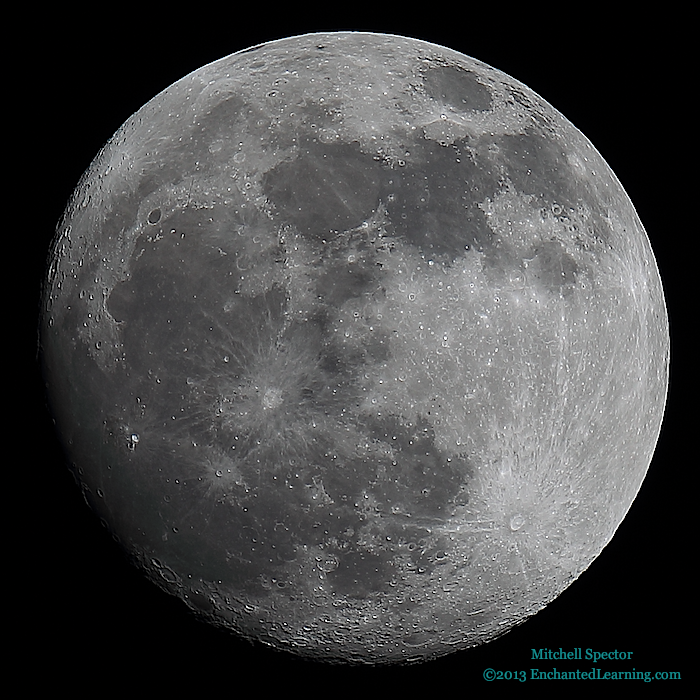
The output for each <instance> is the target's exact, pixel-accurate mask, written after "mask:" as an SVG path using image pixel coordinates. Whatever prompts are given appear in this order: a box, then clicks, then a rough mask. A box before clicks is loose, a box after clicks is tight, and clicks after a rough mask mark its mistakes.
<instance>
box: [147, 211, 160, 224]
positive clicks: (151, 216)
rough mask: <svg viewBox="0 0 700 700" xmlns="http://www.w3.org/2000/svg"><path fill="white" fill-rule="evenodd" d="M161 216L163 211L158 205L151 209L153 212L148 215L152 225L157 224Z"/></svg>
mask: <svg viewBox="0 0 700 700" xmlns="http://www.w3.org/2000/svg"><path fill="white" fill-rule="evenodd" d="M160 217H161V211H160V209H158V208H157V207H156V208H155V209H153V210H152V211H151V213H150V214H149V215H148V223H149V224H151V226H155V225H156V224H157V223H158V222H159V221H160Z"/></svg>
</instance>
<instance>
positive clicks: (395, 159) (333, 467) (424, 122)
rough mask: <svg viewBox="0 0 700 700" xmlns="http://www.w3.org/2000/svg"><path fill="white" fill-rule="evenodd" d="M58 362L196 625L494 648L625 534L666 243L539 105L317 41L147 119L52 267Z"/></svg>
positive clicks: (123, 510) (84, 468)
mask: <svg viewBox="0 0 700 700" xmlns="http://www.w3.org/2000/svg"><path fill="white" fill-rule="evenodd" d="M41 343H42V358H43V362H44V367H45V378H46V384H47V388H48V395H49V399H50V402H51V406H52V409H53V414H54V417H55V420H56V423H57V426H58V430H59V433H60V435H61V436H62V439H63V442H64V445H65V449H66V452H67V454H68V455H69V457H70V460H71V462H72V464H73V465H74V470H75V473H76V476H77V477H78V479H79V481H80V483H81V485H82V488H83V492H84V494H85V496H86V498H87V500H88V502H89V503H90V505H91V507H92V508H93V510H94V511H95V512H96V514H97V515H98V516H99V517H100V518H101V519H102V520H103V521H104V523H105V524H107V526H108V527H109V528H110V530H111V531H112V532H113V533H114V535H115V537H117V538H118V539H119V541H120V543H121V545H122V546H123V547H124V549H125V550H126V551H127V552H128V553H129V554H130V555H131V557H132V558H133V559H134V560H135V562H136V563H137V564H138V565H139V566H140V567H141V568H142V570H143V571H144V573H145V574H146V575H147V576H148V577H149V578H150V579H151V580H153V581H154V582H155V583H156V584H158V585H159V586H160V587H162V588H164V589H165V590H167V591H169V592H170V593H172V594H173V595H175V596H178V597H179V598H181V599H182V600H183V601H185V602H186V603H187V605H188V606H190V608H192V609H193V610H194V611H195V612H196V613H197V614H198V615H200V616H201V617H204V618H205V619H207V620H209V621H210V622H212V623H213V624H216V625H219V626H222V627H225V628H228V629H230V630H232V631H233V632H235V633H237V634H238V635H241V636H243V637H247V638H250V639H256V640H260V641H262V642H264V643H267V644H270V645H272V646H274V647H276V648H280V649H286V650H289V651H292V652H295V653H298V654H301V655H304V656H307V657H312V658H319V659H327V660H339V661H344V662H348V663H360V662H368V663H390V662H394V661H416V660H422V659H428V658H432V657H436V656H440V655H443V654H446V653H449V652H452V651H454V650H457V649H462V648H466V647H470V646H475V645H478V644H481V643H484V642H488V641H490V640H491V639H493V638H495V637H496V636H498V635H500V634H502V633H503V632H505V631H507V630H508V629H510V628H512V627H513V626H514V625H516V624H519V623H520V622H522V621H523V620H525V619H526V618H527V617H528V616H530V615H532V614H534V613H536V612H537V611H538V610H541V609H542V608H543V607H544V606H545V605H546V604H547V603H548V602H550V601H551V600H553V599H554V598H556V597H557V596H558V595H559V594H560V593H561V592H562V591H563V590H564V589H565V588H566V587H567V586H569V585H570V584H571V583H572V582H573V581H574V580H575V579H576V578H577V577H578V576H579V575H580V574H581V572H583V571H584V570H585V569H586V568H587V567H588V566H589V565H590V563H591V562H592V561H593V560H594V559H595V558H596V557H597V556H598V554H600V552H601V550H602V549H603V547H605V545H606V544H607V543H608V541H609V540H610V539H611V537H612V536H613V534H614V532H615V530H616V528H617V527H618V525H619V524H620V522H621V521H622V519H623V518H624V516H625V514H626V512H627V510H628V509H629V507H630V505H631V503H632V501H633V499H634V497H635V495H636V493H637V491H638V489H639V487H640V485H641V482H642V480H643V478H644V475H645V473H646V470H647V468H648V465H649V462H650V459H651V456H652V453H653V450H654V447H655V444H656V440H657V437H658V434H659V430H660V425H661V419H662V414H663V409H664V402H665V396H666V390H667V384H668V346H669V340H668V322H667V317H666V310H665V305H664V297H663V291H662V287H661V282H660V278H659V274H658V271H657V268H656V264H655V260H654V255H653V252H652V250H651V248H650V245H649V241H648V239H647V236H646V233H645V231H644V228H643V226H642V224H641V222H640V221H639V218H638V216H637V214H636V212H635V210H634V208H633V206H632V203H631V202H630V200H629V198H628V197H627V195H626V193H625V192H624V190H623V188H622V186H621V185H620V183H619V182H618V180H617V178H616V177H615V175H614V174H613V173H612V171H611V170H610V168H609V166H608V165H607V164H606V163H605V162H604V160H603V159H602V157H601V156H600V155H599V154H598V152H597V151H596V150H595V148H594V147H593V146H592V145H591V144H590V142H589V141H588V140H587V139H586V138H585V137H584V136H583V135H582V134H581V133H580V132H579V131H578V130H577V129H576V128H575V127H573V126H572V125H571V124H570V123H569V122H568V121H567V120H566V119H565V118H564V117H563V116H562V115H561V114H559V113H558V112H557V111H556V110H555V109H553V108H552V107H551V106H550V105H548V104H547V103H546V102H545V101H544V100H542V98H540V97H538V96H537V95H536V94H535V93H533V92H532V91H531V90H529V89H528V88H527V87H526V86H524V85H522V84H521V83H519V82H517V81H516V80H514V79H513V78H511V77H509V76H507V75H505V74H504V73H502V72H500V71H498V70H496V69H494V68H492V67H490V66H487V65H485V64H483V63H481V62H479V61H477V60H475V59H472V58H469V57H467V56H464V55H462V54H460V53H457V52H455V51H452V50H450V49H447V48H444V47H441V46H437V45H434V44H429V43H426V42H422V41H417V40H414V39H408V38H404V37H398V36H390V35H383V34H369V33H353V32H340V33H328V34H311V35H305V36H299V37H292V38H289V39H284V40H280V41H275V42H271V43H268V44H264V45H261V46H258V47H254V48H252V49H249V50H247V51H242V52H239V53H237V54H233V55H231V56H228V57H227V58H224V59H221V60H220V61H216V62H214V63H212V64H209V65H207V66H205V67H203V68H201V69H199V70H197V71H195V72H194V73H192V74H190V75H188V76H187V77H185V78H183V79H182V80H180V81H178V82H176V83H174V84H173V85H172V86H170V87H169V88H168V89H167V90H165V91H163V92H162V93H160V94H159V95H157V96H156V97H155V98H154V99H153V100H151V101H150V102H149V103H148V104H146V105H145V106H144V107H143V108H142V109H141V110H139V111H138V112H137V113H136V114H135V115H134V116H133V117H132V118H130V119H129V120H128V121H127V122H126V123H125V124H124V125H123V126H122V127H121V128H120V129H119V131H118V132H117V133H116V134H115V135H114V137H113V138H112V140H111V141H110V142H109V143H108V144H107V145H106V146H105V147H104V148H103V149H102V151H101V152H100V153H99V154H98V156H97V157H96V159H95V160H94V161H93V163H92V165H91V166H90V168H89V169H88V171H87V172H86V173H85V175H84V177H83V179H82V180H81V182H80V183H79V184H78V186H77V188H76V191H75V194H74V196H73V198H72V200H71V202H70V203H69V205H68V207H67V210H66V214H65V216H64V218H63V220H62V222H61V224H60V225H59V228H58V232H57V235H56V238H55V241H54V244H53V247H52V251H51V256H50V264H49V269H48V274H47V280H46V285H45V293H44V299H43V313H42V328H41Z"/></svg>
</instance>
